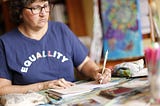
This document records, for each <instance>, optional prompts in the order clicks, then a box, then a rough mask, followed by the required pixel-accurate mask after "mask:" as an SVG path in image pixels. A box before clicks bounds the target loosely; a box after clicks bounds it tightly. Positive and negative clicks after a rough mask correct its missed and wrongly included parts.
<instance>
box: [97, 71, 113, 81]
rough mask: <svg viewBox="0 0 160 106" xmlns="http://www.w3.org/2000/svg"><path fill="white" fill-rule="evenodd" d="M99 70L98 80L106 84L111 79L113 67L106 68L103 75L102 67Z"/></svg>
mask: <svg viewBox="0 0 160 106" xmlns="http://www.w3.org/2000/svg"><path fill="white" fill-rule="evenodd" d="M98 72H99V73H97V76H96V80H97V81H98V82H99V83H100V84H106V83H107V82H109V81H110V80H111V69H109V68H105V70H104V73H103V75H102V69H99V70H98Z"/></svg>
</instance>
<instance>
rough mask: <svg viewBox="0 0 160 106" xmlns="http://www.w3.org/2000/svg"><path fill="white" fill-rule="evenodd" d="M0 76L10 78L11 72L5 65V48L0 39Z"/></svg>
mask: <svg viewBox="0 0 160 106" xmlns="http://www.w3.org/2000/svg"><path fill="white" fill-rule="evenodd" d="M0 78H6V79H9V80H11V73H10V72H9V69H8V67H7V60H6V56H5V49H4V46H3V43H2V41H1V40H0Z"/></svg>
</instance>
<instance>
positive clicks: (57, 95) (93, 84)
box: [47, 78, 127, 100]
mask: <svg viewBox="0 0 160 106" xmlns="http://www.w3.org/2000/svg"><path fill="white" fill-rule="evenodd" d="M126 80H127V79H122V78H121V79H120V78H118V79H112V80H111V81H110V82H108V83H107V84H99V83H98V82H97V81H89V82H84V83H80V84H76V85H75V86H72V87H69V88H66V89H48V90H47V93H48V95H49V96H50V97H52V98H53V99H56V100H60V99H64V98H67V97H74V96H79V95H82V94H86V93H89V92H91V91H94V90H96V89H100V88H107V87H111V86H115V85H117V84H119V83H121V82H123V81H126Z"/></svg>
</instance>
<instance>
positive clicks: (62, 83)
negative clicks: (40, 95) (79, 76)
mask: <svg viewBox="0 0 160 106" xmlns="http://www.w3.org/2000/svg"><path fill="white" fill-rule="evenodd" d="M74 85H75V84H74V83H72V82H69V81H66V80H65V79H64V78H61V79H58V80H53V81H47V82H44V86H45V87H44V88H45V89H49V88H52V89H65V88H68V87H71V86H74Z"/></svg>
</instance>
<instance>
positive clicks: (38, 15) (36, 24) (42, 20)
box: [21, 1, 50, 29]
mask: <svg viewBox="0 0 160 106" xmlns="http://www.w3.org/2000/svg"><path fill="white" fill-rule="evenodd" d="M49 11H50V7H49V3H48V1H41V2H40V1H36V2H34V3H32V4H30V5H29V6H27V7H24V9H23V11H22V15H21V17H22V19H23V23H22V24H23V25H25V26H28V27H29V28H34V29H37V28H42V27H44V26H45V25H46V24H47V23H48V18H49Z"/></svg>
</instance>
